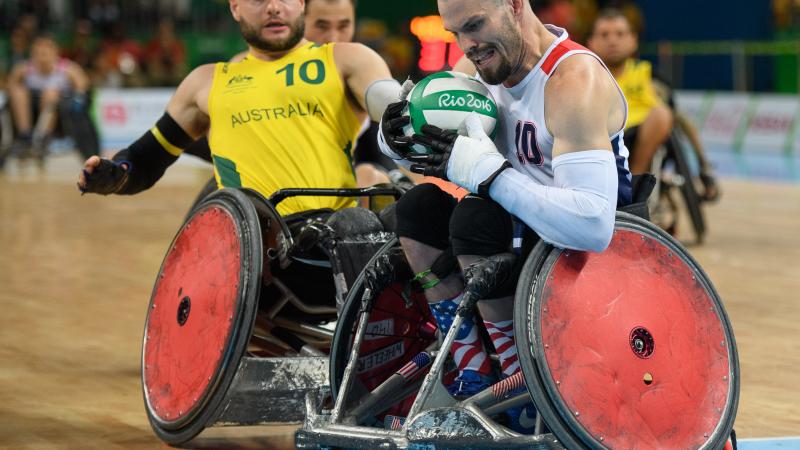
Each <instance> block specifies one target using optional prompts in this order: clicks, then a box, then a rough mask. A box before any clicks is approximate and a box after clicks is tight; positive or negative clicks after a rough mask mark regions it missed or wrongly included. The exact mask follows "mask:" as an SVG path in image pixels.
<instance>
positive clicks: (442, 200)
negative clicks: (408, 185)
mask: <svg viewBox="0 0 800 450" xmlns="http://www.w3.org/2000/svg"><path fill="white" fill-rule="evenodd" d="M455 207H456V199H455V198H453V197H452V196H451V195H450V194H448V193H446V192H444V191H442V190H441V189H439V187H438V186H436V185H433V184H430V183H423V184H420V185H418V186H415V187H414V188H413V189H411V190H410V191H408V192H406V193H405V195H403V196H402V197H400V200H398V201H397V211H396V217H397V235H398V236H401V237H406V238H410V239H414V240H415V241H418V242H422V243H423V244H427V245H430V246H431V247H434V248H438V249H441V250H444V249H446V248H447V246H448V245H449V239H448V238H449V234H448V224H449V222H450V216H451V215H452V214H453V209H454V208H455Z"/></svg>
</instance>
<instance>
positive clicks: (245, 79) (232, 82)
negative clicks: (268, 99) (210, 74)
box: [225, 75, 254, 88]
mask: <svg viewBox="0 0 800 450" xmlns="http://www.w3.org/2000/svg"><path fill="white" fill-rule="evenodd" d="M253 79H254V78H253V77H251V76H250V75H234V76H233V77H231V79H229V80H228V84H226V85H225V87H228V88H234V87H245V86H249V85H251V84H253Z"/></svg>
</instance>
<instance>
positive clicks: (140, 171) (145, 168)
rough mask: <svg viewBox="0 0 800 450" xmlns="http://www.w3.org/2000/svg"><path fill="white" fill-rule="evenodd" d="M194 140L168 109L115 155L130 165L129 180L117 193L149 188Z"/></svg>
mask: <svg viewBox="0 0 800 450" xmlns="http://www.w3.org/2000/svg"><path fill="white" fill-rule="evenodd" d="M193 141H194V140H193V139H192V138H191V137H190V136H189V135H188V134H186V132H185V131H183V129H182V128H181V127H180V125H178V123H177V122H175V119H173V118H172V117H170V115H169V114H167V113H164V115H163V116H161V118H160V119H159V120H158V122H156V126H155V127H153V128H151V129H150V130H149V131H147V132H146V133H145V134H144V135H142V137H140V138H139V139H137V140H136V141H135V142H134V143H133V144H131V145H130V146H129V147H128V148H126V149H125V150H122V151H120V152H118V153H117V154H116V155H114V157H113V158H112V159H113V160H114V161H115V162H119V163H122V162H126V163H128V166H129V168H128V181H127V182H126V183H125V185H124V186H122V188H121V189H120V190H119V191H118V192H117V193H118V194H123V195H132V194H136V193H139V192H141V191H144V190H146V189H149V188H150V187H151V186H153V185H154V184H155V183H156V181H158V180H159V179H160V178H161V177H162V176H163V175H164V171H166V170H167V167H169V166H170V165H171V164H172V163H174V162H175V161H176V160H177V159H178V156H179V155H180V153H181V151H182V149H184V148H186V147H188V146H189V145H191V144H192V142H193Z"/></svg>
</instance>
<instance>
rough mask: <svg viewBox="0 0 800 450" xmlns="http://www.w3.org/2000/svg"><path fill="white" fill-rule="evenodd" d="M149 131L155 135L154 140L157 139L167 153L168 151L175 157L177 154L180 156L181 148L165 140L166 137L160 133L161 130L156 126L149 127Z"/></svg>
mask: <svg viewBox="0 0 800 450" xmlns="http://www.w3.org/2000/svg"><path fill="white" fill-rule="evenodd" d="M150 132H151V133H153V136H155V137H156V140H157V141H158V143H159V144H161V147H163V148H164V150H166V151H167V153H169V154H170V155H172V156H176V157H177V156H181V153H183V149H180V148H178V147H176V146H174V145H172V144H170V142H169V141H168V140H167V138H165V137H164V135H163V134H161V130H159V129H158V127H153V128H151V129H150Z"/></svg>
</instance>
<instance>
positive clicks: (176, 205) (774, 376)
mask: <svg viewBox="0 0 800 450" xmlns="http://www.w3.org/2000/svg"><path fill="white" fill-rule="evenodd" d="M14 165H15V164H14ZM78 167H79V166H78V162H77V159H74V158H72V157H59V158H57V159H54V160H53V161H51V164H50V166H49V167H48V168H47V169H46V170H45V171H44V172H41V173H40V172H39V171H38V170H34V168H33V167H27V168H23V169H22V170H16V169H14V167H11V169H12V170H10V171H6V172H5V173H0V308H1V310H2V314H0V448H3V449H20V448H22V449H49V448H53V449H56V448H59V449H60V448H74V449H89V448H91V449H140V448H141V449H146V448H165V447H166V446H165V445H164V444H162V443H161V442H160V441H159V440H158V439H157V438H156V437H155V436H154V435H153V433H152V432H151V430H150V427H149V425H148V423H147V418H146V415H145V412H144V406H143V400H142V395H141V392H140V385H139V361H140V359H139V358H140V345H141V337H142V329H143V325H144V319H145V313H146V308H147V304H148V300H149V295H150V290H151V288H152V282H153V280H154V277H155V275H156V273H157V271H158V268H159V264H160V262H161V258H162V257H163V254H164V252H165V251H166V248H167V246H168V244H169V242H170V241H171V239H172V237H173V235H174V233H175V232H176V231H177V229H178V227H179V225H180V224H181V222H182V219H183V216H184V214H185V213H186V211H187V209H188V207H189V205H190V203H191V202H192V200H193V198H194V196H195V194H196V193H197V191H198V190H199V188H200V187H201V186H202V185H203V184H204V182H205V181H206V180H207V178H208V176H209V173H210V172H209V171H208V169H205V168H199V167H194V166H178V167H174V168H172V169H170V172H169V173H168V175H167V176H166V177H165V179H164V180H162V183H160V184H159V186H157V187H156V188H154V189H152V190H151V191H149V192H146V193H143V194H141V195H138V196H135V197H108V198H104V197H99V196H83V197H81V196H80V195H79V194H78V192H77V190H76V189H75V177H76V174H77V171H78ZM722 188H723V198H722V200H721V201H720V203H719V204H717V205H714V206H712V207H710V208H708V209H707V213H708V217H709V221H710V224H711V225H710V226H711V231H710V234H709V236H708V238H707V241H706V243H705V244H704V245H703V246H702V247H694V248H691V252H692V253H693V254H694V256H695V257H696V258H697V259H698V260H699V261H700V262H701V264H702V265H703V267H704V268H705V270H706V271H707V272H708V274H709V276H710V277H711V279H712V280H713V281H714V283H715V285H716V287H717V289H718V290H719V292H720V294H721V296H722V298H723V299H724V301H725V305H726V308H727V311H728V314H729V315H730V318H731V321H732V323H733V326H734V330H735V333H736V339H737V342H738V346H739V357H740V360H741V368H742V394H741V400H740V405H739V412H738V418H737V423H736V429H737V432H738V434H739V436H741V437H767V436H788V435H797V434H800V433H799V432H798V431H800V413H798V405H800V388H798V385H797V374H798V371H800V340H799V339H798V331H800V264H798V261H800V233H798V231H800V186H798V185H777V184H774V185H770V184H755V183H747V182H741V181H729V180H726V181H724V182H723V184H722ZM189 447H192V448H206V449H208V448H219V449H223V448H232V449H236V448H263V449H284V448H293V447H294V446H293V435H292V428H291V427H278V428H255V429H226V430H219V429H215V430H211V431H207V432H206V433H204V434H202V435H201V436H200V437H199V438H198V439H196V440H195V441H193V442H192V443H191V444H190V445H189Z"/></svg>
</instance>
